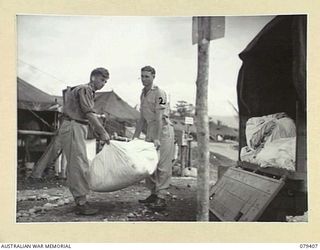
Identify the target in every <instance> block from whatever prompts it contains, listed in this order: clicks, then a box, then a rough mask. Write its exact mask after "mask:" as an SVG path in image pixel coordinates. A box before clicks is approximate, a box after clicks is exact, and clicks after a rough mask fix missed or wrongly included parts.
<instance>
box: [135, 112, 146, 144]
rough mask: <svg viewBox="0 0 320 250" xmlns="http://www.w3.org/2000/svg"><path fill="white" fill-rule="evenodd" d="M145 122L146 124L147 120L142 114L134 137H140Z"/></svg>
mask: <svg viewBox="0 0 320 250" xmlns="http://www.w3.org/2000/svg"><path fill="white" fill-rule="evenodd" d="M145 124H146V120H145V119H144V118H143V117H142V115H141V116H140V119H139V121H138V122H137V126H136V130H135V131H134V134H133V137H132V139H134V138H139V137H140V134H141V132H142V130H143V128H144V127H145Z"/></svg>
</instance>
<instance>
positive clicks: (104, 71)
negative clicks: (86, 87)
mask: <svg viewBox="0 0 320 250" xmlns="http://www.w3.org/2000/svg"><path fill="white" fill-rule="evenodd" d="M96 75H101V76H103V77H105V78H108V77H109V71H108V70H107V69H105V68H96V69H94V70H92V71H91V74H90V79H91V78H92V76H96Z"/></svg>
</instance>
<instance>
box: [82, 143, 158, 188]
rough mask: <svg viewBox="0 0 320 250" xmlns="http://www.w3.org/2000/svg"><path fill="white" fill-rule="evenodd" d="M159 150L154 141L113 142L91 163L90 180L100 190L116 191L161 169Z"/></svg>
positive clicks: (90, 183)
mask: <svg viewBox="0 0 320 250" xmlns="http://www.w3.org/2000/svg"><path fill="white" fill-rule="evenodd" d="M158 160H159V157H158V153H157V151H156V149H155V147H154V144H153V143H150V142H145V141H143V140H138V139H136V140H133V141H130V142H122V141H110V145H105V146H104V147H103V149H102V150H101V151H100V152H99V154H97V155H96V156H95V157H94V159H93V160H92V163H91V164H90V168H89V174H88V183H89V187H90V189H91V190H93V191H96V192H112V191H116V190H119V189H122V188H125V187H128V186H130V185H133V184H134V183H136V182H139V181H141V180H142V179H144V178H145V177H147V176H149V175H151V174H152V173H153V172H154V171H155V170H156V168H157V164H158Z"/></svg>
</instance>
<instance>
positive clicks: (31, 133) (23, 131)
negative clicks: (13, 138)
mask: <svg viewBox="0 0 320 250" xmlns="http://www.w3.org/2000/svg"><path fill="white" fill-rule="evenodd" d="M18 133H19V134H21V135H51V136H52V135H56V132H47V131H36V130H22V129H19V130H18Z"/></svg>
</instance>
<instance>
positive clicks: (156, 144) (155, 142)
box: [153, 140, 161, 150]
mask: <svg viewBox="0 0 320 250" xmlns="http://www.w3.org/2000/svg"><path fill="white" fill-rule="evenodd" d="M153 144H154V146H155V147H156V150H159V149H160V146H161V143H160V141H159V140H153Z"/></svg>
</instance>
